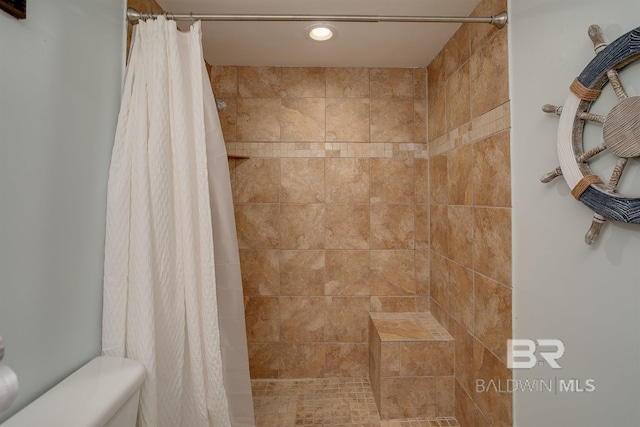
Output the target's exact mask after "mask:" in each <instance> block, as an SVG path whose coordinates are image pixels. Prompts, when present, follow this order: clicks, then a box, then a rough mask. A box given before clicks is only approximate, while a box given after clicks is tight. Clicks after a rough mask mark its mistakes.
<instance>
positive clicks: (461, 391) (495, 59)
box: [427, 0, 513, 427]
mask: <svg viewBox="0 0 640 427" xmlns="http://www.w3.org/2000/svg"><path fill="white" fill-rule="evenodd" d="M506 9H507V1H506V0H482V1H480V2H479V4H478V5H477V7H476V8H475V9H474V11H473V13H472V16H492V15H497V14H498V13H500V12H503V11H506ZM507 35H508V31H507V30H505V29H497V28H495V27H493V26H491V25H470V24H464V25H462V26H460V28H459V29H458V31H457V32H456V33H455V35H454V36H453V37H452V38H451V39H450V40H449V41H448V42H447V44H446V45H445V47H444V49H443V50H442V51H440V53H438V55H437V56H436V57H435V58H434V60H433V61H432V62H431V64H429V66H428V67H427V70H428V78H427V86H428V87H427V94H428V104H427V107H428V108H427V110H428V120H427V123H428V132H427V134H428V138H429V142H428V144H429V184H430V203H431V205H430V212H429V213H430V218H429V224H430V228H431V229H430V231H429V232H430V242H429V244H430V245H429V249H430V251H431V257H430V258H431V259H430V276H431V277H430V288H429V292H430V294H429V295H430V299H429V307H430V310H431V312H432V314H433V315H434V317H435V318H436V319H437V320H438V321H439V322H440V323H441V324H442V325H443V326H445V328H447V329H448V330H449V331H450V332H451V334H452V335H453V336H454V338H455V343H456V346H455V376H454V377H455V384H454V385H451V384H444V383H443V384H442V387H445V388H446V389H447V390H451V387H454V389H455V404H454V407H455V414H456V417H457V419H458V421H459V422H460V425H461V426H462V427H488V426H490V425H491V426H494V427H495V426H508V425H511V424H512V420H513V416H512V414H511V405H512V394H510V393H497V392H494V391H490V392H476V380H486V381H488V380H490V379H491V380H492V381H496V382H498V383H500V384H503V385H505V384H507V383H506V381H507V379H508V378H510V372H509V371H508V370H507V369H506V367H505V357H506V354H505V346H506V342H507V340H508V339H509V338H511V333H512V331H511V326H512V325H511V316H512V308H511V298H512V295H511V294H512V291H511V268H512V267H511V250H512V248H511V209H510V207H511V169H510V137H509V127H510V117H509V76H508V40H507ZM444 224H446V225H444ZM442 405H444V406H448V407H451V402H448V403H447V402H442Z"/></svg>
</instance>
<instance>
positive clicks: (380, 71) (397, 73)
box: [369, 68, 413, 98]
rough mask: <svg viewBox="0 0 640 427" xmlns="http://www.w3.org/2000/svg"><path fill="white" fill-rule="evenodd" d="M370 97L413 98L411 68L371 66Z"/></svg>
mask: <svg viewBox="0 0 640 427" xmlns="http://www.w3.org/2000/svg"><path fill="white" fill-rule="evenodd" d="M369 76H370V77H369V78H370V79H371V98H413V69H411V68H372V69H371V71H370V72H369Z"/></svg>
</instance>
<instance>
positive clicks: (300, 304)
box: [279, 297, 327, 342]
mask: <svg viewBox="0 0 640 427" xmlns="http://www.w3.org/2000/svg"><path fill="white" fill-rule="evenodd" d="M279 302H280V340H281V341H283V342H314V341H316V342H317V341H323V337H324V329H325V324H326V321H327V320H326V314H325V304H324V297H280V298H279Z"/></svg>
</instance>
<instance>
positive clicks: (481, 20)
mask: <svg viewBox="0 0 640 427" xmlns="http://www.w3.org/2000/svg"><path fill="white" fill-rule="evenodd" d="M158 16H166V17H167V18H168V19H173V20H174V21H196V20H201V21H280V22H282V21H333V22H441V23H461V24H464V23H467V24H491V25H494V26H496V27H498V28H503V27H504V26H505V25H506V24H507V12H502V13H499V14H497V15H494V16H490V17H461V16H375V15H212V14H208V13H172V12H165V13H154V12H139V11H137V10H135V9H133V8H129V9H127V19H128V20H129V21H130V22H133V23H135V22H137V21H138V20H140V19H152V18H157V17H158Z"/></svg>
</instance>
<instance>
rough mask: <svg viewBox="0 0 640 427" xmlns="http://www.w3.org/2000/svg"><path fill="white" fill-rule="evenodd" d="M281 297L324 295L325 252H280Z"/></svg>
mask: <svg viewBox="0 0 640 427" xmlns="http://www.w3.org/2000/svg"><path fill="white" fill-rule="evenodd" d="M279 265H280V293H279V294H280V295H294V296H302V295H324V269H325V258H324V251H300V250H298V251H280V263H279Z"/></svg>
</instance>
